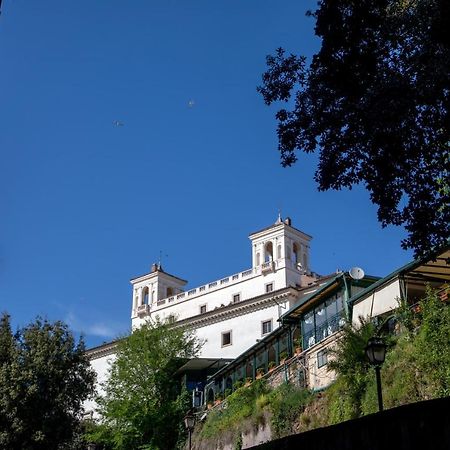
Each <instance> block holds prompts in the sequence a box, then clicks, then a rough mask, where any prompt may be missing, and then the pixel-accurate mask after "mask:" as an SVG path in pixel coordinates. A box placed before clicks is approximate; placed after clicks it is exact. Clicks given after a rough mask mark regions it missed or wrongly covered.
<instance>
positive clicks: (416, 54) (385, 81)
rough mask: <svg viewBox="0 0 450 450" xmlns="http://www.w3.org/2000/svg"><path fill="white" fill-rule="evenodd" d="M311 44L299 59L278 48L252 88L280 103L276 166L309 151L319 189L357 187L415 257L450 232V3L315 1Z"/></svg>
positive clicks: (268, 100)
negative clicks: (316, 41) (311, 50)
mask: <svg viewBox="0 0 450 450" xmlns="http://www.w3.org/2000/svg"><path fill="white" fill-rule="evenodd" d="M309 14H310V15H311V16H312V17H314V19H315V20H316V26H315V33H316V35H317V36H318V37H320V38H321V40H322V44H321V48H320V50H319V52H318V53H317V54H315V55H314V56H313V58H312V61H311V64H309V65H308V64H307V60H306V58H305V57H302V56H300V57H298V56H296V55H293V54H290V55H287V54H286V53H285V51H284V50H283V49H281V48H279V49H278V50H277V51H276V53H275V55H273V56H268V57H267V66H268V70H267V71H266V72H265V73H264V74H263V84H262V86H260V87H258V91H259V92H260V93H261V94H262V95H263V97H264V100H265V102H266V104H268V105H270V104H272V103H273V102H276V101H285V102H287V101H289V99H291V96H293V97H294V99H293V100H294V101H293V102H292V109H290V110H289V109H281V110H279V111H278V112H277V113H276V119H277V120H278V139H279V151H280V152H281V163H282V165H283V166H291V165H292V164H294V163H295V162H296V160H297V156H296V151H298V150H303V151H305V152H307V153H309V152H314V151H316V149H318V150H319V152H320V154H319V165H318V168H317V171H316V174H315V179H316V181H317V183H318V187H319V190H328V189H341V188H350V189H351V187H352V186H353V185H355V184H359V183H362V184H364V185H365V187H366V188H367V190H368V191H369V193H370V197H371V200H372V202H373V203H374V204H376V205H377V206H378V220H379V221H380V222H381V224H382V226H383V227H384V226H387V225H390V224H392V225H404V227H405V229H406V231H407V233H408V234H407V238H406V239H404V240H403V241H402V247H403V248H405V249H406V248H413V249H414V250H415V254H416V256H420V255H423V254H425V253H427V252H429V251H430V250H432V249H433V248H434V247H439V246H442V245H445V244H446V242H447V239H448V238H449V235H450V232H449V231H450V225H449V224H450V208H449V200H450V186H449V175H450V153H449V145H450V137H449V127H450V117H449V109H450V108H449V102H450V77H449V74H450V47H449V42H450V28H449V27H448V26H447V24H448V21H449V20H450V3H449V2H448V0H358V1H354V0H320V1H319V2H318V9H317V10H316V11H315V12H313V13H311V12H310V13H309Z"/></svg>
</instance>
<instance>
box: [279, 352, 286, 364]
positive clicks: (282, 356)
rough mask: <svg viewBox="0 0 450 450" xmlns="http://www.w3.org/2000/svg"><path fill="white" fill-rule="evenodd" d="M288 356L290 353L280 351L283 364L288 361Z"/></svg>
mask: <svg viewBox="0 0 450 450" xmlns="http://www.w3.org/2000/svg"><path fill="white" fill-rule="evenodd" d="M287 356H288V354H287V352H286V351H284V352H281V353H280V363H281V364H283V363H284V362H285V361H286V359H287Z"/></svg>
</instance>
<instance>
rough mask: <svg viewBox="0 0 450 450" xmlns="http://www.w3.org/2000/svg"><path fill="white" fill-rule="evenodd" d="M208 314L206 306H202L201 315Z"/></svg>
mask: <svg viewBox="0 0 450 450" xmlns="http://www.w3.org/2000/svg"><path fill="white" fill-rule="evenodd" d="M205 312H206V305H201V306H200V314H205Z"/></svg>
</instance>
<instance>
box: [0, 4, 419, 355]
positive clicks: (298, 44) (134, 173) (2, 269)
mask: <svg viewBox="0 0 450 450" xmlns="http://www.w3.org/2000/svg"><path fill="white" fill-rule="evenodd" d="M314 4H315V2H313V1H309V0H304V1H301V2H299V1H290V0H288V1H284V2H273V1H272V0H270V1H269V0H246V1H242V0H240V1H237V0H227V1H221V0H217V1H210V0H209V1H207V0H202V1H198V0H191V1H186V0H160V1H152V0H132V1H128V2H124V1H118V0H95V1H92V0H89V1H88V0H81V1H78V2H66V1H61V0H43V1H33V2H30V1H25V0H14V1H12V0H4V1H3V5H2V10H3V11H2V15H1V16H0V86H1V89H0V152H1V157H2V158H1V160H2V164H1V166H0V207H1V215H0V217H1V221H0V310H3V311H7V312H9V313H10V314H11V315H12V319H13V323H14V326H20V325H24V324H26V323H28V322H30V321H31V320H33V319H34V318H35V317H36V315H38V314H39V315H43V316H45V317H48V318H50V319H62V320H65V321H67V322H68V323H69V324H70V325H71V327H72V328H73V329H74V331H76V332H77V333H80V332H81V333H83V334H84V336H85V339H86V341H87V344H88V346H93V345H97V344H100V343H102V342H103V341H107V340H109V339H111V338H113V337H115V336H117V335H118V334H120V333H124V332H126V331H127V330H128V327H129V325H130V312H131V289H130V284H129V279H130V278H131V277H133V276H136V275H139V274H142V273H146V272H148V270H149V268H150V265H151V263H152V262H154V261H156V260H158V257H159V253H160V251H162V254H163V266H164V268H165V270H167V271H168V272H170V273H173V274H174V275H177V276H180V277H182V278H184V279H187V280H189V286H191V287H194V286H197V285H200V284H203V283H205V282H208V281H212V280H215V279H218V278H221V277H222V276H225V275H227V274H230V273H234V272H237V271H240V270H244V269H246V268H248V267H250V265H251V257H250V245H249V241H248V237H247V236H248V234H249V233H250V232H252V231H255V230H258V229H259V228H262V227H264V226H267V225H269V224H271V223H273V222H274V221H275V219H276V216H277V211H278V209H279V208H281V210H282V214H283V216H290V217H291V218H292V219H293V224H294V226H296V227H297V228H300V229H302V230H304V231H305V232H307V233H308V234H311V235H312V236H313V238H314V239H313V241H312V249H311V263H312V266H313V270H315V271H316V272H318V273H322V274H327V273H330V272H333V271H335V270H336V269H337V268H340V269H343V270H345V269H349V268H350V267H352V266H355V265H358V266H361V267H362V268H363V269H364V270H365V271H366V273H370V274H373V275H386V274H387V273H389V272H390V271H391V270H393V269H395V268H396V267H398V266H400V265H402V264H404V263H405V262H407V261H409V260H410V259H411V254H410V253H408V252H405V251H403V250H401V248H400V240H401V238H402V237H403V235H404V234H403V231H402V230H401V229H395V228H388V229H384V230H382V229H381V227H380V225H379V224H378V222H377V219H376V210H375V208H374V207H373V205H371V204H370V201H369V198H368V195H367V193H366V192H365V191H364V189H362V188H357V189H354V190H352V191H341V192H326V193H319V192H318V191H317V188H316V186H315V184H314V181H313V173H314V167H315V163H316V158H315V156H314V155H312V156H311V155H308V156H306V155H304V156H303V155H300V160H299V162H298V163H297V165H296V166H295V167H293V168H290V169H283V168H282V167H281V166H280V164H279V156H278V153H277V150H276V148H277V142H276V123H275V120H274V117H273V116H274V112H275V109H273V108H268V107H266V106H265V105H264V103H263V101H262V98H261V97H260V96H259V94H258V93H257V92H256V86H257V85H258V84H259V83H260V79H261V74H262V72H263V71H264V68H265V56H266V55H267V54H268V53H271V52H273V51H274V49H275V48H277V47H279V46H283V47H285V48H286V49H287V50H289V51H292V52H296V53H301V54H304V55H307V56H311V55H312V54H313V52H314V51H315V49H317V47H318V41H317V40H316V39H315V38H314V35H313V26H314V22H313V20H312V19H310V18H306V17H305V11H306V10H307V9H308V8H311V7H314ZM190 103H191V105H190ZM114 121H120V122H121V123H122V124H123V126H116V125H114V123H113V122H114ZM166 255H167V256H166Z"/></svg>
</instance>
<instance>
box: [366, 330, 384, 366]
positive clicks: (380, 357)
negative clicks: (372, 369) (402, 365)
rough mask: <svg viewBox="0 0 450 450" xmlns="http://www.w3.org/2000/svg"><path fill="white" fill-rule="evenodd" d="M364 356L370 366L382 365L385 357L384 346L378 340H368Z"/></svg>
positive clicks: (381, 341)
mask: <svg viewBox="0 0 450 450" xmlns="http://www.w3.org/2000/svg"><path fill="white" fill-rule="evenodd" d="M366 355H367V358H368V359H369V362H370V364H372V365H374V366H379V365H381V364H383V363H384V358H385V357H386V344H385V343H384V341H383V340H382V339H380V338H377V337H375V338H370V339H369V341H368V342H367V347H366Z"/></svg>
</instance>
